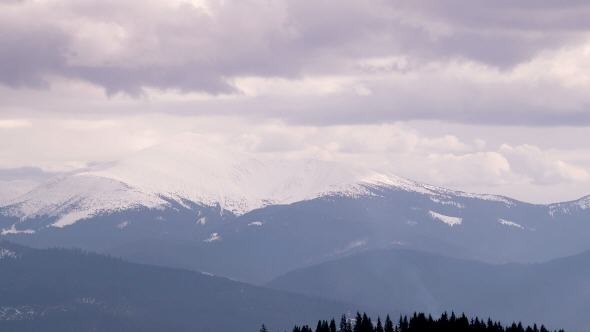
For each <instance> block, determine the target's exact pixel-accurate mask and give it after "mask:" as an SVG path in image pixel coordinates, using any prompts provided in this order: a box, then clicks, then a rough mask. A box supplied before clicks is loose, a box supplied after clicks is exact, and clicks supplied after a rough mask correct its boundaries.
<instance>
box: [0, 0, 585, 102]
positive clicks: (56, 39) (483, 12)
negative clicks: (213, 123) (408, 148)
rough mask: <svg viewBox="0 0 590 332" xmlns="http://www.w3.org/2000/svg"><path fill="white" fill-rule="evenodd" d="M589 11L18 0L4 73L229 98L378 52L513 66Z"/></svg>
mask: <svg viewBox="0 0 590 332" xmlns="http://www.w3.org/2000/svg"><path fill="white" fill-rule="evenodd" d="M137 13H141V14H140V15H137ZM254 14H255V15H256V18H254V17H253V16H252V15H254ZM588 14H590V6H589V5H587V4H584V3H582V2H568V3H567V4H560V6H559V7H556V6H554V5H551V4H548V3H546V2H544V3H543V4H538V3H537V2H533V1H525V2H518V3H510V2H506V1H501V2H494V3H490V2H487V1H467V0H461V1H459V0H455V1H451V2H449V3H445V4H444V5H443V4H434V3H432V2H430V1H415V2H414V1H412V2H407V1H371V2H367V1H361V0H353V1H347V2H345V3H343V2H341V1H335V0H321V1H314V2H301V1H296V0H283V1H275V2H268V1H261V0H260V1H259V0H248V1H215V0H212V1H202V2H191V1H156V0H150V1H139V0H131V1H124V2H121V1H91V0H81V1H75V2H73V1H58V2H56V3H53V2H51V3H50V2H44V1H23V2H21V3H20V4H19V3H13V2H11V3H10V4H8V5H3V10H2V14H0V22H2V23H1V26H0V28H1V29H2V31H10V33H6V34H3V35H2V37H0V46H1V48H0V49H1V50H2V51H0V63H1V64H3V68H2V69H3V71H2V72H3V75H2V77H1V79H0V81H1V82H2V83H4V84H7V85H9V86H12V87H21V86H30V87H42V86H44V85H46V84H47V82H48V80H49V79H50V78H51V77H52V76H61V77H66V78H72V79H78V80H84V81H87V82H91V83H93V84H96V85H99V86H101V87H103V88H104V89H105V90H106V91H107V93H109V94H114V93H117V92H125V93H128V94H132V95H137V94H141V93H142V92H143V91H144V88H158V89H163V90H166V89H176V90H179V91H203V92H207V93H211V94H219V93H236V92H237V91H236V88H235V86H234V85H233V80H234V79H235V78H239V77H243V76H253V77H267V78H273V77H282V78H297V77H302V76H307V75H318V74H320V75H321V74H324V75H325V74H334V73H338V74H340V73H341V72H342V71H344V70H346V69H347V68H348V67H350V66H351V64H353V63H355V62H357V61H359V60H362V59H365V58H374V57H392V56H393V57H396V56H397V57H399V56H406V57H410V58H412V59H413V60H414V61H415V62H416V63H421V62H426V63H427V62H430V61H433V60H442V61H450V60H453V59H467V60H469V61H474V62H478V63H482V64H485V65H489V66H492V67H497V68H511V67H513V66H515V65H517V64H521V63H524V62H527V61H529V60H530V59H532V58H534V57H535V56H536V55H538V54H539V53H540V52H542V51H544V50H547V49H553V48H556V47H560V46H564V45H571V44H572V43H575V42H577V41H579V40H580V38H581V37H583V34H584V33H587V32H588V28H589V24H588V23H587V20H586V19H585V18H586V17H587V16H588ZM33 17H34V19H35V24H31V19H32V18H33ZM362 91H367V90H364V89H363V90H362Z"/></svg>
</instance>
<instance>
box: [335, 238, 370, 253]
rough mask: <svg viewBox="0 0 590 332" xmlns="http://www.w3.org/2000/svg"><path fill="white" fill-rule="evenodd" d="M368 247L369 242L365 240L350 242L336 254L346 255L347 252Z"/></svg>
mask: <svg viewBox="0 0 590 332" xmlns="http://www.w3.org/2000/svg"><path fill="white" fill-rule="evenodd" d="M365 245H367V240H365V239H363V240H355V241H352V242H350V243H349V244H348V245H346V247H344V248H342V249H337V250H336V251H335V252H334V253H335V254H337V255H340V254H344V253H346V252H349V251H351V250H354V249H356V248H360V247H363V246H365Z"/></svg>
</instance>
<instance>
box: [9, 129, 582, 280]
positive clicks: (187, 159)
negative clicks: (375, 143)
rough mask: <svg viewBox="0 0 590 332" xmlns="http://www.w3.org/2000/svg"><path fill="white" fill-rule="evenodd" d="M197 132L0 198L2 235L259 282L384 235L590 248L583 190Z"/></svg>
mask: <svg viewBox="0 0 590 332" xmlns="http://www.w3.org/2000/svg"><path fill="white" fill-rule="evenodd" d="M198 138H199V137H198V136H190V135H181V136H179V137H176V138H175V139H173V140H171V141H168V142H166V143H163V144H161V145H158V146H154V147H151V148H149V149H146V150H143V151H141V152H139V153H136V154H134V155H131V156H128V157H127V158H125V159H122V160H119V161H116V162H111V163H106V164H101V165H95V166H93V167H90V168H88V169H85V170H81V171H78V172H73V173H69V174H62V175H59V176H56V177H53V178H51V179H50V180H48V181H45V182H43V183H42V184H41V185H39V186H36V187H35V188H34V189H33V190H30V191H28V192H27V193H25V194H23V195H20V196H18V197H16V198H13V199H11V200H10V201H9V202H6V203H4V204H3V205H2V206H0V231H1V232H0V237H4V238H8V239H10V240H13V241H18V242H21V243H23V244H28V245H33V246H39V247H44V246H67V247H82V248H86V249H91V250H98V251H103V252H108V253H112V254H116V255H120V256H125V257H127V258H130V259H133V260H136V261H141V262H147V263H155V264H164V265H171V266H181V267H185V268H190V269H196V270H200V271H205V272H210V273H214V274H217V275H223V276H228V277H233V278H237V279H241V280H247V281H253V282H261V281H266V280H269V279H270V278H272V277H274V276H277V275H278V274H281V273H284V272H286V271H289V270H291V269H294V268H299V267H302V266H306V265H309V264H313V263H317V262H321V261H323V260H327V259H332V258H334V257H339V256H343V255H348V254H351V253H354V252H358V251H362V250H368V249H375V248H388V247H392V246H393V247H400V246H401V247H404V248H412V249H420V250H426V251H431V252H437V253H441V254H445V255H448V256H455V257H464V258H472V259H478V260H484V261H488V262H510V261H516V262H531V261H539V260H547V259H550V258H556V257H560V256H564V255H569V254H575V253H578V252H581V251H583V250H590V222H588V221H589V220H590V204H589V203H590V197H585V198H582V199H580V200H577V201H573V202H564V203H556V204H550V205H538V204H529V203H525V202H521V201H518V200H513V199H510V198H507V197H502V196H495V195H480V194H470V193H465V192H461V191H454V190H449V189H445V188H441V187H437V186H431V185H426V184H421V183H418V182H414V181H411V180H407V179H403V178H400V177H397V176H395V175H394V174H391V173H390V172H387V171H376V170H373V169H370V168H366V167H360V166H358V165H350V164H346V163H339V162H333V161H324V160H315V159H293V158H283V159H276V158H274V159H273V158H270V157H268V156H265V155H264V154H258V155H253V154H248V153H244V152H240V151H239V150H238V149H220V148H218V147H216V146H214V145H209V144H199V140H198Z"/></svg>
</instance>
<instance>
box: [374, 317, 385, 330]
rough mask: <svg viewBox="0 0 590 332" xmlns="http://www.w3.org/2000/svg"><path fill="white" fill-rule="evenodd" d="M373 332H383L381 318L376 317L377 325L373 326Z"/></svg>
mask: <svg viewBox="0 0 590 332" xmlns="http://www.w3.org/2000/svg"><path fill="white" fill-rule="evenodd" d="M375 332H384V330H383V325H381V317H377V325H376V326H375Z"/></svg>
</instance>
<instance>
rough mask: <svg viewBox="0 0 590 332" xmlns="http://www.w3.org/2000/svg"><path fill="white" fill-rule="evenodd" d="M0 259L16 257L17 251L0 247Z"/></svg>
mask: <svg viewBox="0 0 590 332" xmlns="http://www.w3.org/2000/svg"><path fill="white" fill-rule="evenodd" d="M0 259H16V252H14V251H12V250H8V249H5V248H0Z"/></svg>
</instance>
